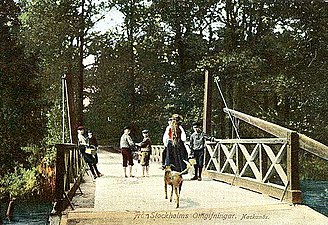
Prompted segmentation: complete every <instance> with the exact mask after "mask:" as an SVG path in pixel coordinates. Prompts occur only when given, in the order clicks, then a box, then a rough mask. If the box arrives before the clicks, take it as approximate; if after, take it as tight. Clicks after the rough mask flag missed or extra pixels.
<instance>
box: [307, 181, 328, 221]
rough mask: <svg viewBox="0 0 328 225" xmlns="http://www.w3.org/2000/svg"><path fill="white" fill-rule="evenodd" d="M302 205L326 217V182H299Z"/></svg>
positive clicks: (327, 201)
mask: <svg viewBox="0 0 328 225" xmlns="http://www.w3.org/2000/svg"><path fill="white" fill-rule="evenodd" d="M301 190H302V198H303V204H304V205H307V206H309V207H311V208H312V209H314V210H316V211H317V212H320V213H321V214H323V215H325V216H328V181H314V180H303V181H301Z"/></svg>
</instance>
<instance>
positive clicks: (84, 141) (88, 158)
mask: <svg viewBox="0 0 328 225" xmlns="http://www.w3.org/2000/svg"><path fill="white" fill-rule="evenodd" d="M77 138H78V146H79V150H80V152H81V154H82V156H83V159H84V161H85V162H86V163H87V164H88V166H89V168H90V171H91V173H92V175H93V178H94V179H96V178H97V177H101V176H102V174H101V173H100V172H99V170H98V168H97V163H96V158H95V157H94V155H93V154H91V152H90V153H87V152H86V151H87V149H88V148H89V143H88V142H89V141H88V138H87V137H85V136H84V127H83V126H79V127H78V128H77Z"/></svg>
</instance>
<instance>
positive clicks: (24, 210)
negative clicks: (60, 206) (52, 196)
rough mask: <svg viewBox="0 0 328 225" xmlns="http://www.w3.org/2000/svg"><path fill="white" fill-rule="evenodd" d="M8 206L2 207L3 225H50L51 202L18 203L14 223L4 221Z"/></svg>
mask: <svg viewBox="0 0 328 225" xmlns="http://www.w3.org/2000/svg"><path fill="white" fill-rule="evenodd" d="M6 208H7V204H5V205H3V204H2V205H1V210H0V211H1V216H2V218H3V224H13V225H48V224H49V223H48V218H49V214H50V212H51V210H52V203H51V202H31V201H30V202H16V204H15V210H14V218H13V221H11V222H9V221H8V220H7V219H4V215H5V212H6Z"/></svg>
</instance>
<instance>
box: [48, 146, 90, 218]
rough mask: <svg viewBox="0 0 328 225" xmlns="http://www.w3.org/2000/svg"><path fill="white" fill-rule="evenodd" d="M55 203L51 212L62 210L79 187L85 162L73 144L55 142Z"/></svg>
mask: <svg viewBox="0 0 328 225" xmlns="http://www.w3.org/2000/svg"><path fill="white" fill-rule="evenodd" d="M56 149H57V156H56V184H55V203H54V208H53V212H52V213H58V212H61V211H63V210H64V209H65V208H66V207H67V206H68V205H70V206H71V207H72V208H73V206H72V205H71V203H70V201H71V200H72V198H73V196H74V194H75V192H76V190H77V189H78V188H79V185H80V182H81V179H82V177H83V174H84V171H85V163H84V161H83V158H82V156H81V154H80V152H79V149H78V147H77V146H76V145H74V144H57V145H56Z"/></svg>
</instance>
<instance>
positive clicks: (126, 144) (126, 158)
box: [120, 126, 136, 177]
mask: <svg viewBox="0 0 328 225" xmlns="http://www.w3.org/2000/svg"><path fill="white" fill-rule="evenodd" d="M130 132H131V128H130V127H128V126H127V127H124V132H123V134H122V136H121V139H120V149H121V152H122V156H123V171H124V177H128V176H127V174H126V167H127V166H128V164H129V172H130V177H134V176H133V175H132V166H133V165H134V164H133V158H132V150H134V149H135V148H136V146H135V144H134V142H133V140H132V138H131V136H130Z"/></svg>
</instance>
